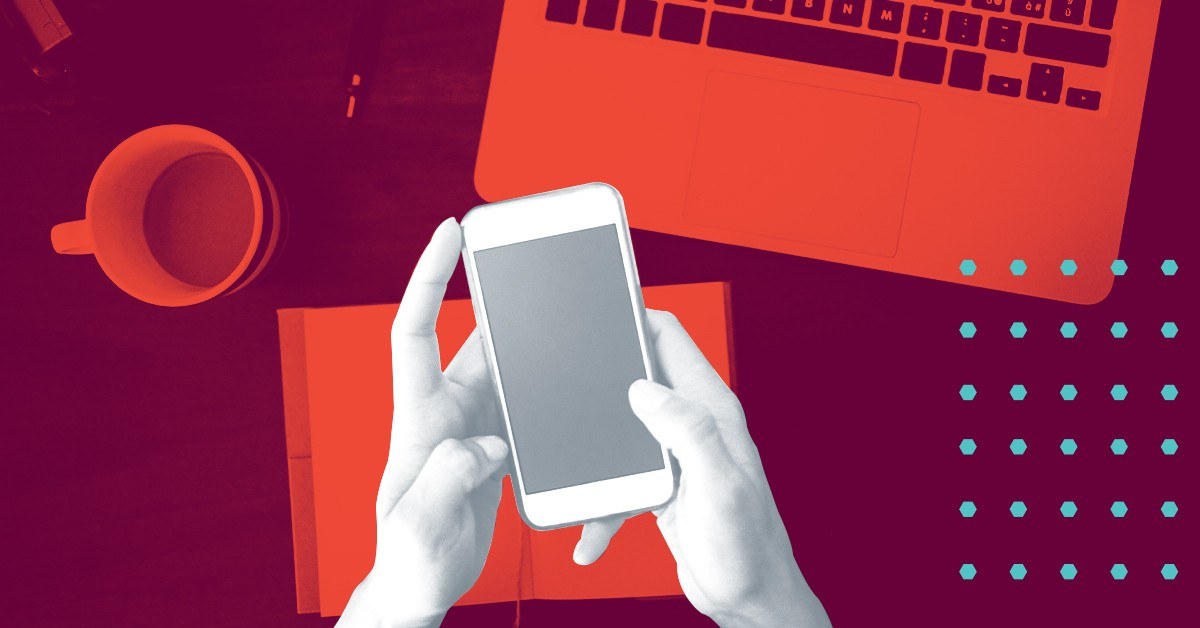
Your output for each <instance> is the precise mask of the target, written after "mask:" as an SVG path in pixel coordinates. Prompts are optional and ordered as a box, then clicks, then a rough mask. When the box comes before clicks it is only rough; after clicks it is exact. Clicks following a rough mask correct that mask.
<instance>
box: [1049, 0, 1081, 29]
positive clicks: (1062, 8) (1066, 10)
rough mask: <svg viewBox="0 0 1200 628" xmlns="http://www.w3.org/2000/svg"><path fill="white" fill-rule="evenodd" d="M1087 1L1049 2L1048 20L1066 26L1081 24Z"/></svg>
mask: <svg viewBox="0 0 1200 628" xmlns="http://www.w3.org/2000/svg"><path fill="white" fill-rule="evenodd" d="M1086 3H1087V0H1051V4H1050V19H1052V20H1054V21H1055V22H1066V23H1068V24H1083V10H1084V5H1085V4H1086Z"/></svg>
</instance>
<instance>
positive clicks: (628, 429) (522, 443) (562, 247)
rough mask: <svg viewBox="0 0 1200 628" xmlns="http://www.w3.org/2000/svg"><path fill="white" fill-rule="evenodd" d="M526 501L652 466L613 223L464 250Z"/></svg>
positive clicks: (659, 463)
mask: <svg viewBox="0 0 1200 628" xmlns="http://www.w3.org/2000/svg"><path fill="white" fill-rule="evenodd" d="M475 272H476V275H477V277H478V279H479V286H480V290H481V293H482V297H483V303H484V307H485V308H486V309H487V318H488V323H489V325H490V327H491V333H492V346H493V349H494V351H495V356H496V362H497V364H498V366H499V371H500V383H501V387H502V388H503V393H504V399H505V401H506V403H507V405H508V414H509V421H510V423H511V425H512V436H513V441H514V443H513V445H514V447H515V448H516V455H517V459H518V460H519V463H520V467H521V480H522V481H523V483H524V486H525V492H526V493H540V492H542V491H550V490H554V489H559V488H565V487H568V486H578V485H580V484H587V483H589V482H597V481H600V480H608V479H612V478H617V477H621V476H625V475H633V474H636V473H643V472H646V471H654V470H657V469H662V468H663V458H662V450H661V449H660V447H659V444H658V441H656V440H655V439H654V437H653V436H651V435H650V432H649V431H647V430H646V427H645V426H644V425H642V423H641V421H639V420H638V418H637V417H636V416H634V414H633V411H632V410H631V409H630V408H629V397H628V391H629V385H630V384H632V383H633V382H634V381H635V380H638V379H643V378H645V377H646V368H645V365H644V363H643V362H642V351H641V347H640V345H639V344H638V336H637V327H636V323H635V321H634V310H633V303H632V301H630V297H629V284H628V282H627V281H626V279H625V267H624V264H623V263H622V259H621V245H620V242H619V240H618V239H617V228H616V226H615V225H604V226H601V227H594V228H590V229H584V230H581V231H575V232H572V233H565V234H559V235H554V236H550V237H546V238H541V239H538V240H530V241H528V242H519V243H516V244H509V245H505V246H499V247H496V248H491V249H484V250H480V251H476V252H475Z"/></svg>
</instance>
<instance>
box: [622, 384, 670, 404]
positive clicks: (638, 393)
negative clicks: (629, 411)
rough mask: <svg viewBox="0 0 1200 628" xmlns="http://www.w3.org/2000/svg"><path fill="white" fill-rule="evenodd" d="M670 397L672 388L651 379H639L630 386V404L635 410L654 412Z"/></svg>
mask: <svg viewBox="0 0 1200 628" xmlns="http://www.w3.org/2000/svg"><path fill="white" fill-rule="evenodd" d="M670 397H671V389H670V388H667V387H666V386H663V385H662V384H656V383H654V382H652V381H650V380H645V379H639V380H637V381H636V382H634V383H633V384H632V385H630V386H629V405H630V406H632V407H633V410H634V412H639V411H642V412H653V411H654V410H657V409H658V408H659V407H660V406H662V404H664V403H666V402H667V399H669V398H670Z"/></svg>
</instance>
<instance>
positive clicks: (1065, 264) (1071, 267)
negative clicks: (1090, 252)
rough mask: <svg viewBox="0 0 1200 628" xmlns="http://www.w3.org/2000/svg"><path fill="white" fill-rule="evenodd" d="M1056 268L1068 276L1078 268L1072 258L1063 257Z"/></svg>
mask: <svg viewBox="0 0 1200 628" xmlns="http://www.w3.org/2000/svg"><path fill="white" fill-rule="evenodd" d="M1058 269H1059V270H1061V271H1062V274H1064V275H1066V276H1067V277H1070V276H1072V275H1074V274H1075V271H1077V270H1079V264H1076V263H1075V260H1073V259H1065V260H1063V261H1062V263H1061V264H1059V265H1058Z"/></svg>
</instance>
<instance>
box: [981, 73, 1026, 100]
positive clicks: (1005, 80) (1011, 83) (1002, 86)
mask: <svg viewBox="0 0 1200 628" xmlns="http://www.w3.org/2000/svg"><path fill="white" fill-rule="evenodd" d="M988 92H990V93H993V94H1000V95H1001V96H1013V97H1017V96H1020V95H1021V79H1019V78H1010V77H1007V76H1000V75H999V74H993V75H991V76H989V77H988Z"/></svg>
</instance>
